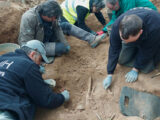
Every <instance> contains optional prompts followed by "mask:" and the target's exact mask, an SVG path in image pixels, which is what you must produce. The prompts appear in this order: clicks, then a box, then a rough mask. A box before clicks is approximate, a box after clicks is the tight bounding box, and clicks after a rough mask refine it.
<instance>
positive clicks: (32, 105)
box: [0, 40, 69, 120]
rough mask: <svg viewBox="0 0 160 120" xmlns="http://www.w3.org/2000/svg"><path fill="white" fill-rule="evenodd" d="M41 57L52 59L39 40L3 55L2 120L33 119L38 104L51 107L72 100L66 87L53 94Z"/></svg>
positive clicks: (0, 75) (0, 80) (0, 73)
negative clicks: (42, 67) (44, 72)
mask: <svg viewBox="0 0 160 120" xmlns="http://www.w3.org/2000/svg"><path fill="white" fill-rule="evenodd" d="M42 60H43V61H44V62H46V63H48V62H49V61H48V59H47V57H46V51H45V47H44V44H43V43H42V42H40V41H38V40H31V41H29V42H27V43H26V44H25V45H23V46H22V47H21V48H20V49H16V50H15V52H10V53H6V54H4V55H2V56H0V120H33V119H34V115H35V110H36V107H37V106H40V107H45V108H50V109H52V108H57V107H59V106H61V105H62V104H63V103H64V102H65V101H68V100H69V92H68V91H67V90H64V91H63V92H61V93H54V92H53V91H52V89H51V88H50V87H49V85H48V84H46V83H45V82H44V80H43V78H42V74H41V72H40V71H39V70H40V67H39V65H40V64H41V62H42Z"/></svg>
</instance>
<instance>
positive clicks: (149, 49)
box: [134, 30, 160, 69]
mask: <svg viewBox="0 0 160 120" xmlns="http://www.w3.org/2000/svg"><path fill="white" fill-rule="evenodd" d="M159 32H160V30H159V31H158V30H156V31H153V32H151V33H150V34H148V35H149V36H147V37H146V38H145V39H146V40H143V43H142V44H141V45H140V46H139V51H138V53H137V56H136V61H135V63H134V67H135V68H137V69H143V68H144V67H145V65H146V64H148V63H149V61H150V60H153V58H154V56H155V55H156V52H157V51H158V49H159V46H158V45H159V44H158V42H157V41H159V37H160V35H158V34H157V33H159Z"/></svg>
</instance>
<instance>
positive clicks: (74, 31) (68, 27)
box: [60, 16, 96, 43]
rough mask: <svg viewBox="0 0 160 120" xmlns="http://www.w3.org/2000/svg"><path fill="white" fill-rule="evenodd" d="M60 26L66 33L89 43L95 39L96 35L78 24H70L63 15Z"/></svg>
mask: <svg viewBox="0 0 160 120" xmlns="http://www.w3.org/2000/svg"><path fill="white" fill-rule="evenodd" d="M60 26H61V28H62V30H63V33H64V34H67V35H72V36H74V37H76V38H78V39H80V40H83V41H86V42H88V43H90V42H92V41H93V40H94V39H95V37H96V36H95V35H93V34H91V33H90V32H87V31H85V30H83V29H81V28H79V27H77V26H76V25H72V24H70V23H69V22H68V21H67V20H66V19H65V18H64V17H63V16H62V17H61V21H60Z"/></svg>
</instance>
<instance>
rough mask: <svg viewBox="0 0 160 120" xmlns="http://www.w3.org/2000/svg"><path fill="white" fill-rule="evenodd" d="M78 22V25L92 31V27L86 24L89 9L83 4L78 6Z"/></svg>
mask: <svg viewBox="0 0 160 120" xmlns="http://www.w3.org/2000/svg"><path fill="white" fill-rule="evenodd" d="M76 10H77V23H78V27H80V28H82V29H83V30H85V31H87V32H91V29H90V28H88V26H87V25H86V24H85V17H86V15H87V14H88V12H89V10H88V9H87V8H85V7H82V6H77V8H76Z"/></svg>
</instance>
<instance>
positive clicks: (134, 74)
mask: <svg viewBox="0 0 160 120" xmlns="http://www.w3.org/2000/svg"><path fill="white" fill-rule="evenodd" d="M125 78H126V82H135V81H136V80H137V78H138V72H136V71H135V70H131V71H130V72H128V73H127V74H126V76H125Z"/></svg>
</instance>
